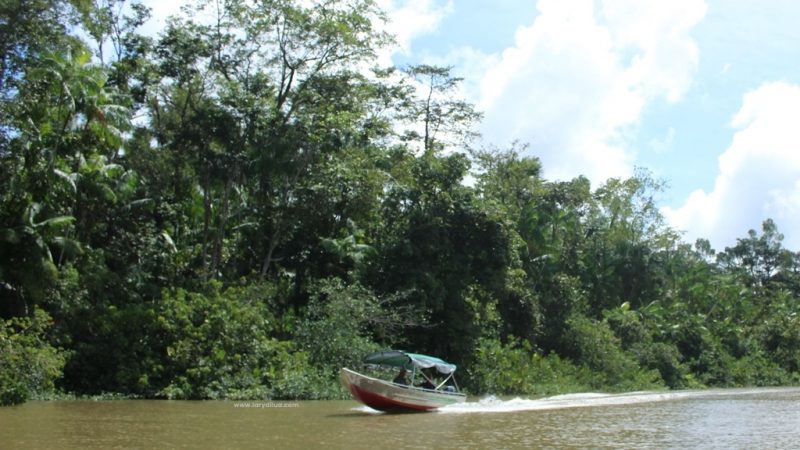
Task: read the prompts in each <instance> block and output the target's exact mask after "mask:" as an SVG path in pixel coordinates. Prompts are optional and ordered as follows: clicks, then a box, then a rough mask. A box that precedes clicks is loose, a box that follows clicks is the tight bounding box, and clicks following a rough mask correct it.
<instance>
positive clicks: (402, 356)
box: [364, 350, 456, 375]
mask: <svg viewBox="0 0 800 450" xmlns="http://www.w3.org/2000/svg"><path fill="white" fill-rule="evenodd" d="M364 364H368V365H377V366H388V367H395V368H403V369H406V370H414V369H415V368H416V369H430V368H435V369H436V370H437V371H438V372H439V373H441V374H445V375H448V374H452V373H453V372H455V370H456V365H455V364H450V363H448V362H446V361H443V360H441V359H439V358H435V357H433V356H428V355H421V354H419V353H408V352H404V351H400V350H390V351H385V352H377V353H371V354H369V355H367V356H365V357H364Z"/></svg>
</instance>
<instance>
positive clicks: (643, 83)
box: [145, 0, 800, 251]
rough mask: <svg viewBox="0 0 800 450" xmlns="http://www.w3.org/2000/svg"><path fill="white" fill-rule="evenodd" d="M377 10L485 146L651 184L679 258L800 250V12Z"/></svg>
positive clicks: (405, 53)
mask: <svg viewBox="0 0 800 450" xmlns="http://www.w3.org/2000/svg"><path fill="white" fill-rule="evenodd" d="M377 2H378V3H379V4H380V5H381V6H382V7H383V8H384V10H385V11H387V17H388V18H389V23H388V24H386V27H387V29H388V31H390V32H392V33H393V34H395V35H396V37H397V38H396V40H397V45H396V46H395V47H394V48H392V49H391V50H389V51H388V52H387V53H385V54H383V55H382V57H381V60H382V61H383V62H385V63H393V64H395V65H398V66H401V67H402V66H407V65H409V64H419V63H428V64H440V65H451V66H453V72H454V74H456V75H457V76H460V77H463V78H464V81H463V86H462V95H463V96H465V97H466V99H467V100H469V101H471V102H472V103H474V104H475V105H476V106H477V108H478V109H479V110H480V111H482V112H483V113H484V120H483V122H482V123H481V124H480V125H479V131H480V132H481V134H482V136H483V137H482V139H483V141H482V142H483V143H484V144H486V145H491V146H495V147H499V148H504V147H507V146H509V145H510V144H511V143H512V142H514V141H517V142H520V143H525V144H528V147H527V150H526V155H528V156H536V157H538V158H540V159H541V161H542V164H543V167H544V176H545V178H547V179H549V180H568V179H571V178H574V177H576V176H579V175H585V176H587V177H588V178H589V179H590V180H591V181H592V185H593V187H598V186H600V185H601V184H602V183H603V182H604V181H605V180H607V179H608V178H610V177H627V176H631V175H632V174H633V173H634V170H635V169H636V168H644V169H647V170H650V171H651V172H652V173H653V175H654V176H655V177H656V178H658V179H663V180H664V181H666V182H667V185H668V187H667V189H666V190H665V192H663V193H661V194H660V196H659V201H660V204H661V207H662V213H663V214H664V216H665V217H666V218H667V220H668V221H669V223H670V224H671V225H672V226H673V227H674V228H675V229H677V230H680V231H682V232H683V233H684V235H683V236H684V240H685V241H686V242H688V243H693V242H694V241H695V239H697V238H707V239H709V240H710V241H711V244H712V246H713V247H714V248H716V249H717V250H723V249H724V248H725V247H727V246H733V245H735V244H736V239H737V238H742V237H746V236H747V231H748V230H750V229H755V230H757V231H759V232H760V229H761V223H762V222H763V221H764V220H765V219H767V218H772V219H773V220H774V221H775V222H776V224H777V225H778V229H779V231H781V232H782V233H783V234H784V235H785V240H784V245H785V246H786V247H787V248H789V249H791V250H793V251H798V250H800V26H797V23H798V22H797V21H798V19H800V2H797V1H795V0H759V1H755V0H670V1H664V0H491V1H488V0H377ZM145 3H151V4H150V6H151V7H153V8H154V11H153V12H154V17H157V18H161V17H164V16H165V15H167V14H169V13H172V12H174V10H175V7H174V6H171V5H174V3H173V2H164V1H159V2H155V1H152V0H148V1H146V2H145ZM153 26H155V25H153Z"/></svg>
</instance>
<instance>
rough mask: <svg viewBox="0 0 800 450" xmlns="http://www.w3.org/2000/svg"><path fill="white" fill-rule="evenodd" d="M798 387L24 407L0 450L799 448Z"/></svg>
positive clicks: (7, 424)
mask: <svg viewBox="0 0 800 450" xmlns="http://www.w3.org/2000/svg"><path fill="white" fill-rule="evenodd" d="M798 442H800V389H792V388H786V389H749V390H710V391H683V392H643V393H630V394H620V395H605V394H576V395H565V396H556V397H549V398H544V399H534V400H530V399H521V398H516V399H498V398H494V397H488V398H484V399H480V400H478V399H475V400H474V401H470V402H467V403H465V404H461V405H453V406H449V407H447V408H445V409H444V410H442V411H440V412H438V413H427V414H424V413H423V414H401V415H390V414H381V413H376V412H375V411H372V410H370V409H369V408H366V407H364V406H359V405H358V404H357V403H355V402H352V401H338V402H282V403H279V402H247V403H239V402H178V401H150V400H141V401H136V400H124V401H102V402H92V401H64V402H30V403H27V404H25V405H21V406H14V407H6V408H0V448H2V449H8V448H120V447H122V448H129V447H137V448H186V447H191V448H195V447H204V448H234V447H236V448H308V447H320V446H322V447H326V448H375V447H385V446H387V445H388V444H391V445H392V446H393V447H396V448H426V449H432V448H476V449H477V448H498V447H501V448H720V449H730V448H796V446H797V443H798Z"/></svg>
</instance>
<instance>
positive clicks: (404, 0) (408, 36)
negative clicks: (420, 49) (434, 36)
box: [377, 0, 453, 66]
mask: <svg viewBox="0 0 800 450" xmlns="http://www.w3.org/2000/svg"><path fill="white" fill-rule="evenodd" d="M377 4H378V6H379V7H380V8H381V9H382V10H383V11H384V12H385V13H386V18H387V23H386V29H385V30H386V31H387V32H388V33H389V34H391V35H393V36H394V38H395V41H396V43H397V45H396V46H395V47H394V48H391V49H388V51H385V52H383V53H382V54H380V55H378V57H379V62H380V63H381V64H382V65H384V66H388V65H391V57H392V55H393V54H395V53H400V54H403V55H409V54H410V53H411V41H412V40H413V39H414V38H415V37H418V36H420V35H423V34H426V33H431V32H433V31H436V29H437V28H438V27H439V24H440V23H441V21H442V19H443V18H444V17H445V16H447V14H449V13H450V12H452V10H453V0H446V1H441V0H439V1H437V0H378V1H377Z"/></svg>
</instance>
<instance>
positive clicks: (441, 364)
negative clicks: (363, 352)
mask: <svg viewBox="0 0 800 450" xmlns="http://www.w3.org/2000/svg"><path fill="white" fill-rule="evenodd" d="M363 362H364V364H365V365H366V366H367V367H369V368H376V367H382V368H389V369H395V370H399V371H401V373H402V372H404V371H405V372H410V373H411V377H410V380H409V382H408V384H404V383H400V382H394V381H387V380H383V379H380V378H375V377H371V376H367V375H364V374H361V373H358V372H356V371H354V370H350V369H348V368H345V367H343V368H342V370H341V380H342V384H343V385H344V386H345V387H346V388H347V389H348V390H349V391H350V393H351V394H352V395H353V398H355V399H356V400H358V401H360V402H361V403H363V404H365V405H367V406H369V407H370V408H372V409H377V410H379V411H386V412H414V411H433V410H436V409H439V408H441V407H443V406H447V405H452V404H455V403H462V402H464V401H465V400H466V399H467V396H466V395H465V394H463V393H461V392H459V390H458V384H457V383H456V381H455V377H454V376H453V375H454V373H455V371H456V365H455V364H450V363H448V362H445V361H443V360H441V359H439V358H435V357H433V356H427V355H421V354H418V353H408V352H404V351H400V350H390V351H385V352H377V353H371V354H369V355H367V356H365V357H364V360H363ZM422 369H428V370H429V371H431V372H435V373H436V374H438V375H440V376H442V377H444V380H443V381H441V382H439V383H435V382H434V379H433V378H435V377H430V376H428V375H427V374H425V373H424V372H423V370H422ZM418 377H419V378H422V379H424V380H425V382H426V383H425V386H426V387H420V386H414V381H415V379H416V378H418Z"/></svg>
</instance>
